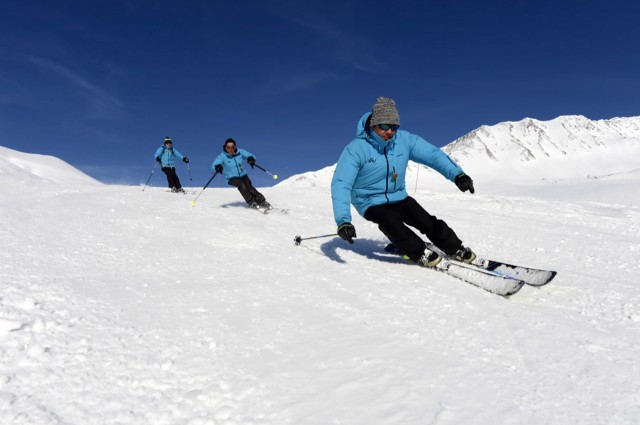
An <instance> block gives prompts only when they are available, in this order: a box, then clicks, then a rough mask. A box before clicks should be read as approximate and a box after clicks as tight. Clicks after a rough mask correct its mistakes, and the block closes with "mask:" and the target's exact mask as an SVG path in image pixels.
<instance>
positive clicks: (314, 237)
mask: <svg viewBox="0 0 640 425" xmlns="http://www.w3.org/2000/svg"><path fill="white" fill-rule="evenodd" d="M332 236H338V234H337V233H332V234H330V235H320V236H309V237H307V238H303V237H302V236H296V237H295V238H293V243H294V244H295V245H300V243H301V242H302V241H306V240H308V239H319V238H330V237H332Z"/></svg>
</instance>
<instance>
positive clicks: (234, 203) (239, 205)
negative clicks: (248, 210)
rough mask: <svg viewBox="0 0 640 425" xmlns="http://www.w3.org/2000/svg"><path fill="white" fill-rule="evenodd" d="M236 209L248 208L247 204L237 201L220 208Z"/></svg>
mask: <svg viewBox="0 0 640 425" xmlns="http://www.w3.org/2000/svg"><path fill="white" fill-rule="evenodd" d="M234 207H248V205H247V203H246V202H242V201H237V202H227V203H226V204H221V205H220V208H234Z"/></svg>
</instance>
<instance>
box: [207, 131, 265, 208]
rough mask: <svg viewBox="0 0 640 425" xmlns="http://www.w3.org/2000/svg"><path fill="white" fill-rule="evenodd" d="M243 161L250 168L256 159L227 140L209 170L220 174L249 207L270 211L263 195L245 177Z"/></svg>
mask: <svg viewBox="0 0 640 425" xmlns="http://www.w3.org/2000/svg"><path fill="white" fill-rule="evenodd" d="M244 160H246V161H247V164H249V165H250V166H251V168H253V166H254V165H255V164H256V158H255V156H254V155H253V154H252V153H251V152H248V151H246V150H244V149H238V147H237V146H236V141H235V140H233V139H232V138H228V139H227V140H226V141H225V142H224V145H223V146H222V153H221V154H220V155H218V156H217V157H216V159H214V160H213V163H212V164H211V169H212V170H213V171H216V172H218V173H222V175H223V176H224V178H225V179H226V180H227V183H228V184H229V185H231V186H235V187H237V188H238V190H239V191H240V194H242V197H243V198H244V200H245V202H246V203H247V204H248V205H249V207H251V208H255V209H260V208H262V209H266V210H268V209H271V205H270V204H269V203H268V202H267V200H266V199H265V197H264V195H263V194H262V193H260V192H258V189H256V188H255V187H253V184H252V183H251V179H249V176H248V175H247V170H245V169H244V166H243V165H242V162H243V161H244Z"/></svg>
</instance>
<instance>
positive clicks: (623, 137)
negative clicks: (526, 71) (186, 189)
mask: <svg viewBox="0 0 640 425" xmlns="http://www.w3.org/2000/svg"><path fill="white" fill-rule="evenodd" d="M409 131H411V129H409ZM421 136H422V137H424V138H426V139H427V140H429V137H428V135H421ZM442 149H443V150H444V151H445V152H447V153H448V154H449V155H451V157H452V158H454V159H455V160H456V162H458V163H459V164H460V165H461V166H462V167H463V168H464V170H465V171H466V172H467V173H468V174H469V175H471V176H472V177H473V178H474V180H478V181H479V182H482V183H498V182H502V181H504V180H507V179H509V180H511V181H513V182H520V183H540V182H547V183H549V182H551V183H555V182H557V181H559V180H585V179H601V178H609V179H611V178H623V179H624V178H626V177H629V176H631V177H632V178H634V179H637V177H638V176H640V161H639V160H638V158H640V117H629V118H612V119H608V120H598V121H593V120H590V119H588V118H586V117H584V116H579V115H569V116H560V117H557V118H555V119H553V120H550V121H540V120H536V119H532V118H525V119H523V120H521V121H517V122H510V121H507V122H502V123H499V124H496V125H493V126H488V125H483V126H481V127H479V128H477V129H475V130H473V131H471V132H470V133H468V134H466V135H464V136H462V137H460V138H458V139H456V140H455V141H453V142H452V143H449V144H448V145H446V146H445V147H443V148H442ZM334 169H335V164H334V165H331V166H329V167H326V168H323V169H322V170H318V171H313V172H307V173H302V174H299V175H295V176H292V177H291V178H289V179H288V180H287V181H285V182H282V183H281V185H282V184H284V185H296V186H300V187H304V186H306V187H316V186H317V187H327V186H328V185H329V184H330V182H331V176H332V175H333V170H334ZM421 171H422V173H421ZM434 174H435V172H434V171H432V170H430V169H427V168H425V167H422V166H420V167H418V165H417V164H413V163H410V165H409V169H408V171H407V187H409V186H414V184H415V187H424V188H426V187H427V186H431V187H433V180H434ZM436 181H437V180H436Z"/></svg>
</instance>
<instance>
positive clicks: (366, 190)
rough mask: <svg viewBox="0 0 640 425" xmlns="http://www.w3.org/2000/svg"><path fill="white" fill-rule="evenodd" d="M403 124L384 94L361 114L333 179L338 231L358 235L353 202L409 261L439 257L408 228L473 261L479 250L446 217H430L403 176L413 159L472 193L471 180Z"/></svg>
mask: <svg viewBox="0 0 640 425" xmlns="http://www.w3.org/2000/svg"><path fill="white" fill-rule="evenodd" d="M399 127H400V116H399V115H398V110H397V108H396V103H395V102H394V101H393V100H392V99H388V98H385V97H379V98H378V99H377V101H376V103H375V104H374V105H373V108H372V112H367V113H365V114H364V115H363V116H362V118H360V121H359V122H358V126H357V132H356V138H355V139H353V140H352V141H351V142H350V143H349V144H348V145H347V146H346V147H345V148H344V150H343V151H342V154H341V155H340V159H339V160H338V164H337V166H336V170H335V173H334V175H333V179H332V181H331V198H332V201H333V213H334V218H335V221H336V224H337V225H338V235H339V236H340V237H341V238H342V239H344V240H346V241H347V242H349V243H353V238H355V237H356V229H355V227H354V226H353V225H352V224H351V210H350V202H351V203H352V204H353V206H354V207H355V208H356V210H357V211H358V213H359V214H360V215H361V216H362V217H364V218H365V219H366V220H368V221H371V222H373V223H376V224H377V225H378V228H379V229H380V230H381V231H382V233H384V234H385V235H386V236H387V237H388V238H389V239H390V240H391V242H392V243H393V244H394V245H395V247H396V249H397V250H399V251H400V252H402V253H404V254H405V255H406V256H408V257H409V258H410V259H411V260H413V261H415V262H417V263H419V264H421V265H424V266H426V267H434V266H435V265H437V264H438V263H439V262H440V260H441V258H440V256H439V255H438V254H437V253H435V252H431V251H429V250H426V247H425V243H424V241H423V240H422V238H421V237H420V236H418V235H417V234H416V233H415V232H414V231H412V230H411V229H410V228H409V227H408V226H411V227H414V228H415V229H417V230H419V231H420V232H421V233H423V234H425V235H426V236H427V238H429V240H431V242H433V243H434V244H435V245H436V246H437V247H438V248H440V249H441V250H442V251H443V252H444V253H445V254H447V255H450V256H453V257H454V258H455V259H457V260H460V261H464V262H467V263H470V262H471V261H473V260H474V259H475V257H476V255H475V253H474V252H473V251H472V250H471V249H469V248H467V247H464V246H463V245H462V241H461V240H460V239H458V236H457V235H456V234H455V232H454V231H453V230H452V229H451V228H450V227H449V226H448V225H447V224H446V223H445V222H444V221H442V220H439V219H438V218H436V217H435V216H432V215H430V214H429V213H428V212H427V211H425V209H424V208H422V206H420V205H419V204H418V203H417V202H416V200H415V199H413V198H412V197H410V196H409V195H408V194H407V190H406V187H405V174H406V171H407V165H408V162H409V160H413V161H415V162H418V163H420V164H423V165H426V166H428V167H431V168H433V169H434V170H436V171H438V172H439V173H440V174H442V175H443V176H444V177H445V178H446V179H448V180H450V181H453V182H455V184H456V186H458V188H459V189H460V190H461V191H463V192H465V191H467V190H468V191H469V192H471V193H474V188H473V181H472V180H471V178H470V177H469V176H467V175H466V174H465V173H464V172H463V171H462V169H461V168H460V166H458V164H456V163H455V162H454V161H453V160H452V159H451V158H450V157H449V156H448V155H447V154H445V153H444V152H443V151H442V150H440V149H438V148H437V147H435V146H433V145H431V144H430V143H428V142H427V141H426V140H424V139H422V138H421V137H419V136H416V135H414V134H411V133H409V132H408V131H404V130H399Z"/></svg>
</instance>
